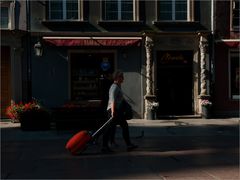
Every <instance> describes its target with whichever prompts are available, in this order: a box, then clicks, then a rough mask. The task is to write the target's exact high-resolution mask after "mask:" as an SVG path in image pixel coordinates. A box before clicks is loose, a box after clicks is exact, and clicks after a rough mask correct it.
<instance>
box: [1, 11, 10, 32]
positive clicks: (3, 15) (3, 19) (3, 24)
mask: <svg viewBox="0 0 240 180" xmlns="http://www.w3.org/2000/svg"><path fill="white" fill-rule="evenodd" d="M8 20H9V19H8V8H7V7H1V28H8Z"/></svg>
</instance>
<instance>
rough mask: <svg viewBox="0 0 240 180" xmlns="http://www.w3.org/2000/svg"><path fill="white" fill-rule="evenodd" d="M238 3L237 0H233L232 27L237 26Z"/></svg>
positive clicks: (238, 19)
mask: <svg viewBox="0 0 240 180" xmlns="http://www.w3.org/2000/svg"><path fill="white" fill-rule="evenodd" d="M239 6H240V4H239V1H237V0H236V1H234V5H233V12H232V13H233V19H232V24H233V27H239V21H240V18H239V9H240V7H239Z"/></svg>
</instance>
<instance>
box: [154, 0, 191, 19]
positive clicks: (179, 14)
mask: <svg viewBox="0 0 240 180" xmlns="http://www.w3.org/2000/svg"><path fill="white" fill-rule="evenodd" d="M187 6H188V0H168V1H165V0H161V1H158V19H159V20H160V21H175V20H187V15H188V8H187Z"/></svg>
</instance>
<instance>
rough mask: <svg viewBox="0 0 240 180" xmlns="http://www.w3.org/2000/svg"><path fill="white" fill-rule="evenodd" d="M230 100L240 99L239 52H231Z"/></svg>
mask: <svg viewBox="0 0 240 180" xmlns="http://www.w3.org/2000/svg"><path fill="white" fill-rule="evenodd" d="M229 67H230V68H229V69H230V78H229V79H230V98H231V99H240V94H239V86H240V84H239V81H240V79H239V69H240V68H239V51H231V52H230V63H229Z"/></svg>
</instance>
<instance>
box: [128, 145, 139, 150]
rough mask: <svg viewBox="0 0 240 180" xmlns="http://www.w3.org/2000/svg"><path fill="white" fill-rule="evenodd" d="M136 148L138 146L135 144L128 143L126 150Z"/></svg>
mask: <svg viewBox="0 0 240 180" xmlns="http://www.w3.org/2000/svg"><path fill="white" fill-rule="evenodd" d="M136 148H138V146H137V145H135V144H130V145H128V146H127V150H128V151H131V150H133V149H136Z"/></svg>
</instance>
